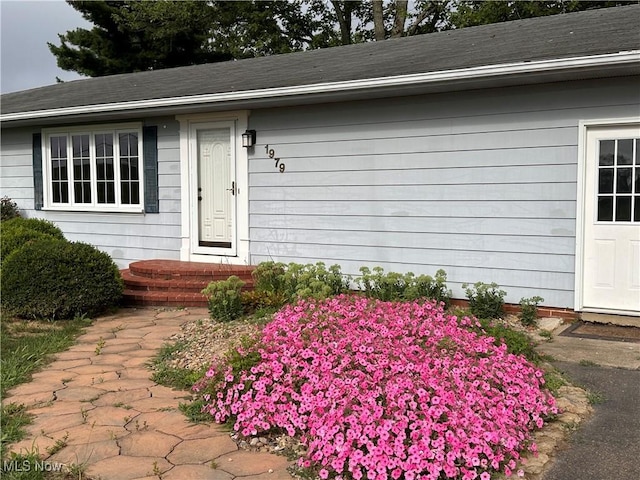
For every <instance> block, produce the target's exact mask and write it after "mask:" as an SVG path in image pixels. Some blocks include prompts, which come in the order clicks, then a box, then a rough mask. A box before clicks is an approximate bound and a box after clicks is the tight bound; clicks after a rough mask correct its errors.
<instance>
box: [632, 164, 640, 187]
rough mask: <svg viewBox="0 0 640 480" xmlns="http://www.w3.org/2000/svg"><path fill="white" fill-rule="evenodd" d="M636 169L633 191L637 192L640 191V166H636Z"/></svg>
mask: <svg viewBox="0 0 640 480" xmlns="http://www.w3.org/2000/svg"><path fill="white" fill-rule="evenodd" d="M634 170H635V177H636V178H635V180H634V182H635V183H634V185H635V187H634V190H633V191H634V192H635V193H640V167H636V168H634Z"/></svg>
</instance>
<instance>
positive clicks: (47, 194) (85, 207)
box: [42, 122, 145, 213]
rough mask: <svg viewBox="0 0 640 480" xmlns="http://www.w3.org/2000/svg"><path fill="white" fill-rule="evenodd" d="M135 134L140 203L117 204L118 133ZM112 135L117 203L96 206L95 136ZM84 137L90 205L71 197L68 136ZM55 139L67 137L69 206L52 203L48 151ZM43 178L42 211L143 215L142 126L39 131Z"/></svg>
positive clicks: (71, 180)
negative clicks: (87, 155)
mask: <svg viewBox="0 0 640 480" xmlns="http://www.w3.org/2000/svg"><path fill="white" fill-rule="evenodd" d="M132 131H135V132H136V133H137V134H138V158H139V164H138V172H139V174H138V176H139V179H138V181H139V185H140V186H139V188H140V191H139V199H140V203H139V204H137V205H128V204H121V203H120V180H121V177H120V162H119V158H120V144H119V142H118V141H117V140H118V133H124V132H132ZM100 133H112V134H113V135H114V145H113V148H114V178H115V184H116V189H115V190H116V191H115V197H116V203H115V204H104V203H98V200H97V195H98V192H97V175H96V168H97V167H96V155H95V134H100ZM79 134H86V135H89V158H90V159H91V161H90V168H91V203H75V202H74V195H73V181H74V177H73V175H74V171H73V170H74V169H73V158H72V157H73V154H72V149H71V145H70V144H69V142H70V141H71V140H70V137H71V135H79ZM58 135H66V136H68V137H69V139H68V140H67V142H68V143H67V169H68V183H69V203H54V202H53V189H52V172H51V151H50V148H49V144H50V142H49V138H50V137H55V136H58ZM42 159H43V162H42V163H43V165H42V176H43V182H42V184H43V193H44V195H43V196H44V205H43V210H51V211H65V212H107V213H144V199H145V196H144V193H145V192H144V152H143V139H142V123H139V122H136V123H116V124H104V125H89V126H77V127H56V128H47V129H43V130H42Z"/></svg>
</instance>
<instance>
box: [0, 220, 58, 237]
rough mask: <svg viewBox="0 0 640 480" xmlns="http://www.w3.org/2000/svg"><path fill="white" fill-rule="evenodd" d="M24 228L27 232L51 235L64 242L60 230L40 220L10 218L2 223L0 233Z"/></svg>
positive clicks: (50, 223)
mask: <svg viewBox="0 0 640 480" xmlns="http://www.w3.org/2000/svg"><path fill="white" fill-rule="evenodd" d="M20 228H26V229H29V230H35V231H36V232H40V233H44V234H46V235H51V236H52V237H54V238H58V239H60V240H64V234H63V233H62V230H60V228H58V227H57V226H56V225H55V224H54V223H53V222H50V221H49V220H44V219H42V218H22V217H17V218H12V219H11V220H7V221H6V222H2V233H3V234H4V233H5V232H10V231H11V230H13V229H20Z"/></svg>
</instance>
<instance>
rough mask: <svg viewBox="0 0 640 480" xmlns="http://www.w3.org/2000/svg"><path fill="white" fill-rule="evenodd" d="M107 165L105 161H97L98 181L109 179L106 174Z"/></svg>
mask: <svg viewBox="0 0 640 480" xmlns="http://www.w3.org/2000/svg"><path fill="white" fill-rule="evenodd" d="M106 169H107V168H106V164H105V161H104V159H100V158H99V159H97V160H96V180H98V181H100V180H105V179H106V177H107V174H106Z"/></svg>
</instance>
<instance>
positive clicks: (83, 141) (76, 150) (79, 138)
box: [71, 135, 89, 157]
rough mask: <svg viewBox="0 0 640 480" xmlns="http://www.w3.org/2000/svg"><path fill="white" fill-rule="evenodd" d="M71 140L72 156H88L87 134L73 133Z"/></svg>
mask: <svg viewBox="0 0 640 480" xmlns="http://www.w3.org/2000/svg"><path fill="white" fill-rule="evenodd" d="M71 141H72V144H73V156H74V157H88V156H89V135H73V136H72V137H71Z"/></svg>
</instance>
